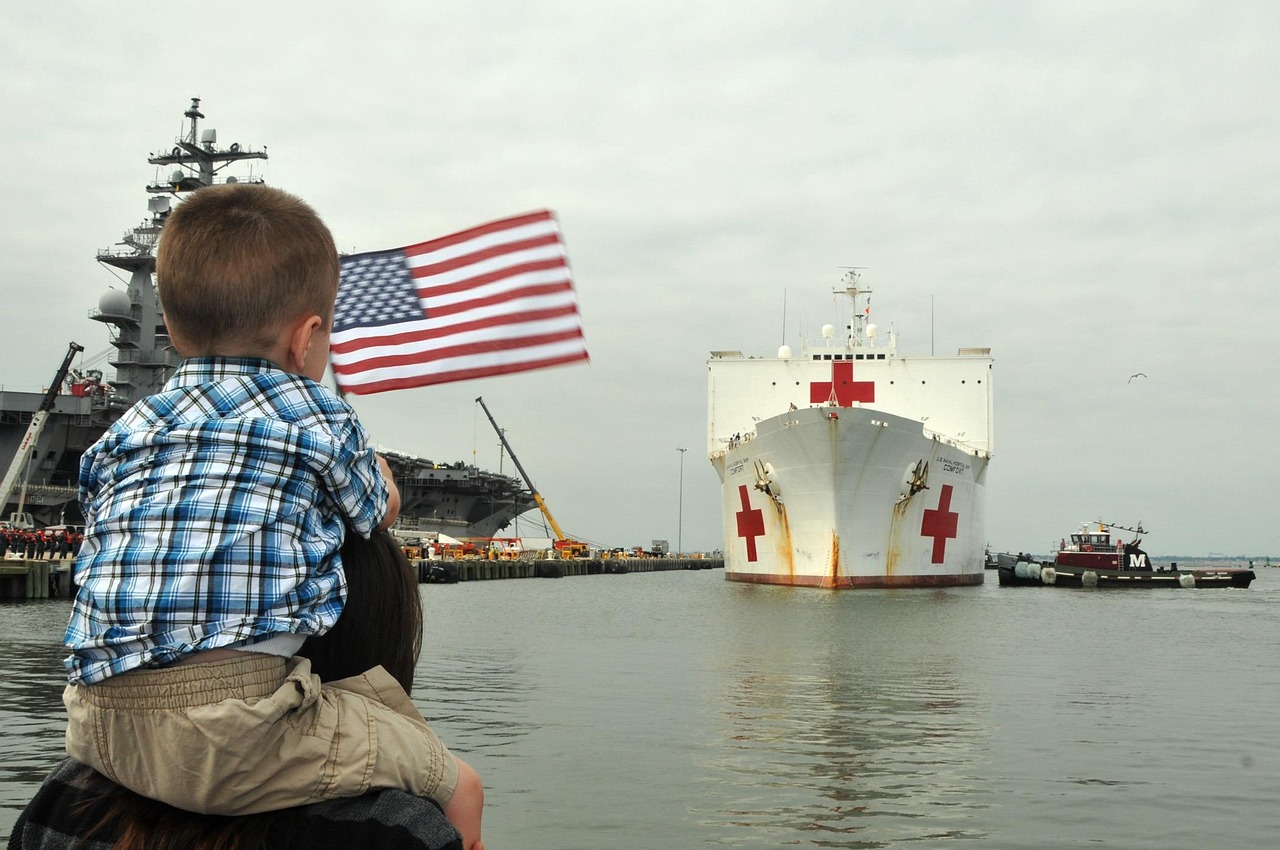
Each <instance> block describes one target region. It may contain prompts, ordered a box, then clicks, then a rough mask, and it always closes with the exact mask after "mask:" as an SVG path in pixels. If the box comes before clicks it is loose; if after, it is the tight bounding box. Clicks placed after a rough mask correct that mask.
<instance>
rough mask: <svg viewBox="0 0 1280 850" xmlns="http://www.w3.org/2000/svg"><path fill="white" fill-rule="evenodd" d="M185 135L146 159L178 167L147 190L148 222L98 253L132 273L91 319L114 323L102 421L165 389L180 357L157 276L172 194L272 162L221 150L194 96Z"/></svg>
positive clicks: (260, 155) (99, 411)
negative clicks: (252, 163)
mask: <svg viewBox="0 0 1280 850" xmlns="http://www.w3.org/2000/svg"><path fill="white" fill-rule="evenodd" d="M183 115H184V117H185V118H186V119H187V121H188V125H187V130H186V132H185V133H183V135H182V136H181V137H179V138H178V139H176V140H175V141H174V143H173V145H172V146H171V147H170V146H168V145H166V146H165V148H164V150H166V152H164V153H159V154H156V153H152V154H150V155H149V156H148V157H147V162H149V163H151V164H152V165H155V166H160V167H163V166H175V168H174V169H173V170H172V171H171V172H170V173H169V174H168V175H167V179H156V180H155V181H154V182H152V183H150V184H149V185H148V186H147V192H149V193H150V194H151V197H150V198H149V199H148V201H147V210H148V212H149V217H148V218H147V219H145V220H144V221H143V222H142V223H141V224H139V225H138V226H137V227H133V228H131V229H130V230H129V231H128V232H127V233H125V235H124V237H123V238H122V239H121V240H120V242H119V243H118V245H120V246H123V247H121V248H115V249H106V250H102V251H99V252H98V256H97V260H98V262H100V263H102V264H103V265H107V266H113V267H115V268H118V269H122V270H124V271H127V272H129V275H130V276H129V284H128V288H127V290H126V291H125V292H120V291H118V290H111V291H109V292H107V293H106V294H105V295H103V296H102V298H101V299H100V300H99V302H98V309H97V310H96V311H93V312H91V313H90V314H89V317H90V318H91V319H94V320H95V321H99V322H103V323H104V324H108V325H111V326H112V328H113V331H112V334H111V344H112V345H113V346H114V347H115V349H116V350H115V352H114V354H113V356H112V357H111V359H110V360H109V361H108V362H110V364H111V365H112V366H113V367H114V368H115V370H116V374H115V379H114V380H112V381H110V382H109V383H110V384H111V388H112V392H111V393H110V394H108V395H105V396H103V397H102V399H101V401H100V402H99V403H98V406H97V407H96V408H95V409H94V416H95V419H97V420H98V424H106V423H109V422H110V421H112V420H113V419H115V417H116V416H118V415H119V414H120V412H121V411H123V410H125V409H126V408H128V407H129V406H130V405H132V404H133V403H134V402H135V401H138V400H139V399H141V398H143V397H145V396H148V395H151V394H152V393H154V392H156V391H158V390H159V389H160V388H161V387H163V386H164V383H165V381H167V380H168V379H169V375H170V374H172V372H173V369H174V368H176V367H177V365H178V361H179V357H178V354H177V352H175V351H174V350H173V347H172V345H171V344H170V340H169V333H168V331H167V330H166V328H165V326H164V316H163V313H162V311H161V307H160V301H159V299H158V298H157V296H156V290H155V279H154V273H155V269H156V254H155V249H156V243H157V240H158V239H159V238H160V231H161V230H162V229H163V228H164V223H165V220H166V219H167V218H168V217H169V212H170V209H171V205H172V200H171V197H170V196H180V195H182V194H184V193H187V192H194V191H195V190H197V189H202V188H204V187H205V186H212V185H214V184H215V183H216V182H218V177H217V175H218V173H219V172H220V171H222V170H223V169H224V168H226V167H227V166H229V165H231V164H232V163H237V162H241V161H243V160H254V159H266V158H267V151H266V149H265V148H264V149H262V150H260V151H258V150H249V149H248V148H243V147H241V145H240V144H239V143H238V142H233V143H232V144H231V145H230V146H228V147H227V148H225V149H222V148H219V147H218V132H217V130H214V129H211V128H206V129H204V130H201V129H200V123H199V122H200V119H202V118H204V113H203V112H201V111H200V98H198V97H193V98H191V107H190V108H189V109H187V111H186V112H184V113H183ZM222 182H224V183H238V182H247V183H261V182H263V180H262V178H261V177H259V176H255V175H251V176H248V177H235V176H230V175H229V176H227V177H225V178H223V179H222Z"/></svg>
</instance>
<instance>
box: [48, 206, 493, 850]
mask: <svg viewBox="0 0 1280 850" xmlns="http://www.w3.org/2000/svg"><path fill="white" fill-rule="evenodd" d="M156 266H157V269H156V270H157V288H158V291H159V295H160V300H161V303H162V304H163V306H164V315H165V325H166V327H167V330H168V332H169V335H170V338H171V339H172V342H173V346H174V348H175V349H176V350H177V351H178V352H179V353H180V354H181V355H182V356H183V358H184V360H183V362H182V364H181V365H180V366H179V368H178V370H177V371H176V372H175V373H174V375H173V377H172V378H171V379H170V381H169V383H168V384H167V385H166V386H165V388H164V389H163V390H161V391H160V392H159V393H157V394H156V395H154V396H151V397H149V398H147V399H144V400H143V401H141V402H139V403H138V404H136V405H135V406H134V407H133V408H131V409H130V410H129V411H128V412H126V413H125V414H124V415H123V416H122V417H121V418H120V419H119V420H118V421H117V422H116V423H115V424H114V425H112V427H111V428H110V429H109V430H108V431H107V433H106V434H104V435H103V437H102V438H101V439H100V440H99V441H98V442H97V443H96V444H95V445H94V446H93V447H92V448H90V449H89V450H88V451H87V452H86V453H85V455H84V457H83V459H82V461H81V468H80V497H81V501H82V504H83V506H84V510H85V518H86V522H87V526H86V531H85V540H84V544H83V546H82V548H81V550H80V554H79V558H78V561H77V564H76V574H75V579H76V583H77V584H78V585H79V591H78V592H77V595H76V599H75V603H74V606H73V608H72V613H71V621H70V624H69V625H68V628H67V636H66V643H67V645H68V647H69V648H70V649H71V651H72V653H71V656H70V657H69V658H68V659H67V671H68V678H69V681H70V684H69V686H68V687H67V689H66V692H65V694H64V702H65V703H66V706H67V711H68V715H69V725H68V728H67V751H68V753H69V754H70V755H71V756H73V757H74V758H76V759H78V760H80V761H82V762H85V763H86V764H88V765H90V766H92V767H94V768H95V769H97V770H98V771H100V772H102V773H104V774H105V775H106V776H108V777H109V778H111V779H113V780H115V781H116V782H118V783H120V784H122V785H124V786H126V787H128V788H130V789H132V790H134V791H136V792H138V793H141V794H143V795H145V796H148V797H152V798H155V799H159V800H163V801H164V802H167V803H170V804H171V805H175V806H178V807H180V808H184V809H188V810H192V811H197V812H203V813H217V814H248V813H252V812H258V811H265V810H272V809H279V808H284V807H288V806H294V805H302V804H305V803H310V802H315V801H318V800H324V799H331V798H334V797H347V796H355V795H359V794H363V793H365V792H367V791H368V790H370V789H371V788H401V789H404V790H406V791H409V792H411V793H414V794H417V795H419V796H424V797H430V798H431V799H434V800H435V801H437V802H438V803H440V804H441V806H442V807H443V808H444V811H445V814H446V815H447V816H449V818H450V820H452V821H453V822H454V824H455V826H457V827H458V828H459V831H460V832H462V834H463V838H464V846H467V847H473V846H474V847H479V846H482V845H481V843H480V839H479V827H480V810H481V805H482V802H483V790H482V789H481V787H480V784H479V779H478V777H476V776H475V773H474V771H472V770H471V769H470V768H469V767H468V766H467V765H466V764H465V763H463V762H461V760H458V759H456V758H455V757H454V756H453V755H452V754H451V753H450V752H449V751H448V750H447V749H446V748H445V746H444V744H443V743H441V741H440V740H439V738H437V737H436V735H435V733H433V732H432V731H431V729H430V728H429V727H428V726H427V724H426V722H425V721H424V720H423V719H422V717H421V715H419V714H418V712H417V711H416V710H415V709H414V708H413V705H412V703H411V702H410V701H409V699H408V697H407V696H406V695H405V694H404V693H403V690H402V689H401V688H400V687H399V685H397V684H396V683H395V681H394V680H392V679H391V678H390V676H388V675H387V674H386V672H385V671H383V670H382V668H375V669H374V670H372V671H369V673H367V674H365V675H364V676H363V677H357V679H354V680H343V682H342V683H341V684H340V686H337V687H331V686H327V685H326V686H324V687H321V685H320V683H319V679H318V678H317V677H315V676H313V675H312V674H311V672H310V667H309V664H308V662H307V661H305V660H303V659H300V658H295V657H292V656H294V655H295V653H296V651H297V650H298V648H299V647H300V646H301V645H302V643H303V641H304V640H305V639H306V637H307V636H308V635H313V634H321V633H323V632H325V631H327V630H328V629H329V628H330V627H331V626H332V625H333V624H334V622H335V621H336V620H337V618H338V616H339V614H340V613H341V612H342V606H343V603H344V601H345V597H346V585H345V579H344V574H343V567H342V561H341V559H340V558H339V555H338V549H339V547H340V546H341V544H342V540H343V536H344V534H346V533H355V534H359V535H361V536H362V537H368V536H369V535H370V534H371V533H373V532H374V531H375V530H379V529H384V528H387V527H388V526H390V525H391V523H392V522H393V521H394V520H395V517H396V515H397V513H398V512H399V493H398V491H397V490H396V488H395V484H394V481H393V479H392V476H391V473H390V470H389V468H388V467H387V464H386V461H385V460H384V459H383V458H382V457H380V456H378V455H376V454H375V453H374V451H373V449H371V448H370V447H369V446H368V436H367V434H366V432H365V430H364V428H363V427H362V426H361V425H360V423H359V421H358V420H357V419H356V417H355V412H354V411H353V410H352V409H351V408H350V407H349V406H348V405H347V404H346V403H345V402H343V401H342V400H341V399H339V398H338V397H337V396H336V395H334V394H333V393H331V392H330V391H328V390H327V389H325V388H324V387H322V386H321V385H320V384H319V383H318V381H319V380H320V379H321V378H322V376H323V374H324V371H325V367H326V365H327V363H328V350H329V332H330V328H331V327H332V320H333V305H334V301H335V299H336V297H337V290H338V253H337V250H336V248H335V246H334V242H333V237H332V236H331V235H330V233H329V230H328V228H327V227H326V226H325V225H324V223H323V222H322V221H321V220H320V218H319V216H317V215H316V213H315V211H314V210H312V209H311V207H309V206H308V205H307V204H305V203H304V202H302V201H301V200H299V199H298V198H295V197H293V196H292V195H289V194H286V193H285V192H281V191H279V190H277V189H271V188H268V187H265V186H260V185H249V184H233V185H222V186H213V187H207V188H204V189H201V190H199V191H198V192H196V193H194V194H193V195H192V196H191V197H190V198H189V199H188V200H186V201H185V202H184V203H183V204H182V205H181V206H179V207H178V208H177V210H175V211H174V213H173V214H172V215H171V216H170V217H169V220H168V222H167V223H166V225H165V229H164V232H163V235H162V237H161V240H160V248H159V253H158V254H157V263H156ZM379 674H381V675H379ZM353 683H354V684H353ZM460 777H461V781H460ZM455 789H456V790H455Z"/></svg>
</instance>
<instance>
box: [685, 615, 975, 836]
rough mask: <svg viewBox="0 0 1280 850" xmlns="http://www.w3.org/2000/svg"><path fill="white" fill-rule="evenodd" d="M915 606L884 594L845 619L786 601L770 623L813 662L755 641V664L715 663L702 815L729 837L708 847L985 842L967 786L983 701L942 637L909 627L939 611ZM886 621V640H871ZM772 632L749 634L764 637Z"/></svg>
mask: <svg viewBox="0 0 1280 850" xmlns="http://www.w3.org/2000/svg"><path fill="white" fill-rule="evenodd" d="M918 601H919V600H909V601H907V602H905V603H903V604H899V601H898V599H897V598H895V597H893V596H891V595H885V596H881V597H878V598H876V599H871V600H868V599H866V598H863V599H860V600H858V601H857V607H856V608H855V607H854V606H853V604H852V603H853V602H854V600H852V599H845V600H840V599H832V598H826V599H822V600H819V602H818V604H817V605H814V604H813V600H805V599H803V598H801V597H794V596H791V597H787V596H784V598H783V599H782V600H780V602H781V605H782V607H783V609H784V610H783V611H781V612H779V611H770V612H769V613H770V614H779V613H781V614H782V615H783V616H782V617H781V620H782V622H784V623H786V624H787V625H786V626H785V627H784V631H786V632H787V633H788V635H789V637H788V639H789V640H790V641H791V644H790V645H791V647H792V648H793V649H794V647H796V646H800V645H808V646H811V647H813V651H811V652H810V653H809V654H808V655H807V657H803V658H795V657H791V658H788V659H780V658H777V657H776V656H775V653H773V652H772V650H771V649H770V642H769V641H765V642H759V641H757V642H755V643H754V645H755V646H757V647H758V648H759V649H760V650H761V652H762V654H761V655H760V656H759V657H737V658H733V659H729V660H727V661H726V667H725V670H724V687H723V692H722V694H721V697H720V699H721V702H722V705H723V706H724V710H723V712H722V721H723V724H722V728H721V729H720V739H719V740H717V741H714V742H711V744H710V745H709V753H708V757H707V759H706V762H705V766H706V768H707V769H708V770H709V772H710V775H709V776H708V779H709V780H711V781H709V782H708V783H706V784H705V785H704V789H705V790H704V793H703V795H702V796H703V804H702V808H701V811H700V812H699V816H700V817H701V819H702V822H703V824H704V825H707V826H712V825H715V824H716V823H717V822H718V823H720V824H721V826H723V827H729V828H730V829H729V830H725V831H723V832H722V837H721V839H720V841H719V842H718V843H722V844H729V845H735V846H746V845H759V846H770V845H772V846H776V845H778V844H792V843H803V844H811V845H815V846H830V847H882V846H887V845H889V844H893V843H896V842H898V841H921V840H936V839H940V838H983V837H984V836H985V835H986V832H985V831H984V829H983V828H982V827H981V826H980V825H979V823H978V821H977V818H978V816H979V814H980V813H981V812H982V811H983V810H984V809H986V808H987V807H988V803H986V802H984V799H985V798H984V796H983V793H982V791H981V788H980V786H981V784H982V783H981V781H980V780H979V779H977V778H976V777H975V766H976V765H977V764H978V763H980V762H982V761H983V760H984V759H985V758H986V757H987V756H986V752H987V737H988V736H987V730H986V728H985V714H986V701H985V699H984V698H983V697H982V696H981V695H980V694H979V693H978V692H977V691H976V690H975V687H974V685H973V684H972V683H971V682H969V681H967V680H966V673H965V671H966V665H965V664H964V662H963V660H962V659H961V657H960V656H962V655H963V649H959V651H957V649H958V648H957V647H956V646H955V645H954V644H952V645H951V646H948V644H946V643H940V642H938V641H944V640H946V639H948V636H947V632H948V629H947V628H946V627H945V626H944V627H943V628H941V629H937V628H936V627H937V623H936V622H935V623H934V624H933V625H932V626H931V625H930V624H928V623H927V622H925V621H924V620H921V621H920V622H918V623H912V622H910V621H911V620H912V618H913V617H915V616H921V617H925V618H928V617H930V616H936V615H937V614H938V608H937V607H936V606H937V605H938V604H945V602H943V603H938V602H936V601H935V603H934V606H935V607H934V608H933V610H932V612H929V611H926V610H925V609H922V608H921V607H920V606H919V605H918ZM770 607H771V606H770ZM761 613H762V614H763V612H761ZM886 617H888V618H892V619H893V620H894V621H895V623H896V625H895V626H894V630H895V631H894V633H895V634H896V635H897V638H896V639H895V640H890V641H886V640H884V638H883V634H884V633H883V632H881V631H880V629H881V627H882V626H883V625H884V620H885V618H886ZM771 619H772V617H771V618H770V619H766V620H763V621H762V620H756V621H755V622H756V624H757V625H758V626H759V625H765V627H766V630H767V629H768V623H769V622H770V621H771ZM904 620H905V621H906V622H904ZM806 623H807V624H809V625H805V624H806ZM797 629H800V630H802V631H804V630H808V631H811V634H808V635H804V634H802V635H796V633H795V632H796V631H797ZM933 631H936V632H937V634H936V635H934V634H931V632H933ZM905 634H911V635H913V638H912V640H911V641H903V640H902V636H903V635H905ZM797 637H799V638H800V639H799V641H797ZM933 638H936V640H934V639H933ZM773 645H777V644H773Z"/></svg>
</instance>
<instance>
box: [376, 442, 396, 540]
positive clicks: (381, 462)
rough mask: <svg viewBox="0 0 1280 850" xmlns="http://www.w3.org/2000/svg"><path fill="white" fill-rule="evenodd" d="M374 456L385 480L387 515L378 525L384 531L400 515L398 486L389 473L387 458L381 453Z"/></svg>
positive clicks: (389, 467) (394, 478)
mask: <svg viewBox="0 0 1280 850" xmlns="http://www.w3.org/2000/svg"><path fill="white" fill-rule="evenodd" d="M375 457H377V458H378V468H379V469H381V470H382V479H383V480H384V481H386V482H387V515H386V516H385V517H383V518H382V522H381V523H380V524H379V525H378V530H379V531H386V530H387V529H388V528H390V527H391V526H392V525H394V524H395V521H396V518H397V517H399V516H400V488H398V487H396V477H395V476H394V475H392V474H391V466H390V465H389V464H388V463H387V459H386V458H385V457H383V456H382V455H375Z"/></svg>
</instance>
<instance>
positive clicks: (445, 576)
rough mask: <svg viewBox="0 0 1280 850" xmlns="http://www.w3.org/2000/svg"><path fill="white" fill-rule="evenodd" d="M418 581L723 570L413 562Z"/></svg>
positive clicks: (586, 561)
mask: <svg viewBox="0 0 1280 850" xmlns="http://www.w3.org/2000/svg"><path fill="white" fill-rule="evenodd" d="M411 563H413V565H414V566H415V567H416V568H417V570H418V581H419V582H420V583H424V584H451V583H453V582H461V581H495V580H499V579H512V578H563V577H569V576H598V575H626V574H629V573H653V572H664V571H667V570H709V569H714V568H716V567H723V566H724V560H723V559H721V558H610V559H607V560H601V559H599V558H594V559H592V558H573V559H569V560H497V561H486V560H480V559H464V560H438V561H437V560H425V559H423V560H417V561H413V562H411Z"/></svg>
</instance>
